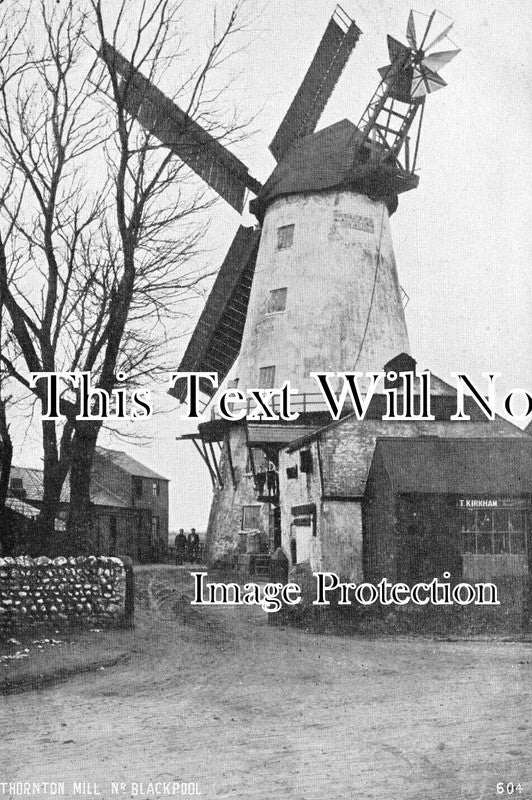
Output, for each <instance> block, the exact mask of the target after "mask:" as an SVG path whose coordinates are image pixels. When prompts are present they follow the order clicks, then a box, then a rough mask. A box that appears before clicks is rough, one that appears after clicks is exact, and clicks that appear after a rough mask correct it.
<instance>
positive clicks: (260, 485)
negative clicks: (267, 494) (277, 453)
mask: <svg viewBox="0 0 532 800" xmlns="http://www.w3.org/2000/svg"><path fill="white" fill-rule="evenodd" d="M265 483H266V473H265V471H264V467H259V471H258V472H257V473H256V474H255V487H256V489H257V494H258V496H259V497H262V496H263V495H264V485H265Z"/></svg>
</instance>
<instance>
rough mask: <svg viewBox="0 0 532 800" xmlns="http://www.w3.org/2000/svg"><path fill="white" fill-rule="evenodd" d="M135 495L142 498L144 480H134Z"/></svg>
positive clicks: (136, 478) (135, 478)
mask: <svg viewBox="0 0 532 800" xmlns="http://www.w3.org/2000/svg"><path fill="white" fill-rule="evenodd" d="M133 494H134V495H135V497H142V478H138V477H134V478H133Z"/></svg>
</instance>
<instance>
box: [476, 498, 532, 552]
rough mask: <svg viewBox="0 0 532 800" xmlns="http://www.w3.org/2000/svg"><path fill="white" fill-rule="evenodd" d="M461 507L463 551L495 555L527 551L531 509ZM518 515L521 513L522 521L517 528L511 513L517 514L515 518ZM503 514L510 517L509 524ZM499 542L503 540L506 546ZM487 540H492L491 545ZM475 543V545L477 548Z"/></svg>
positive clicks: (507, 517)
mask: <svg viewBox="0 0 532 800" xmlns="http://www.w3.org/2000/svg"><path fill="white" fill-rule="evenodd" d="M461 511H462V513H461V520H460V529H461V534H462V552H463V553H464V554H465V553H467V554H470V555H491V556H508V555H525V556H526V555H527V552H528V543H527V539H528V526H529V522H528V511H527V509H525V508H516V507H514V508H512V507H499V508H497V507H494V508H482V507H480V508H464V509H462V510H461ZM515 515H518V516H519V517H520V525H519V527H517V528H514V527H513V526H512V522H511V517H512V516H514V518H515ZM503 516H505V517H506V524H505V525H501V523H500V520H501V519H502V517H503ZM485 523H488V524H485ZM498 542H502V546H501V544H498ZM487 544H489V548H487V547H486V545H487ZM512 544H513V546H512ZM472 545H474V549H473V547H472ZM482 545H484V547H482Z"/></svg>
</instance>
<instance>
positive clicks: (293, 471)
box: [286, 465, 297, 480]
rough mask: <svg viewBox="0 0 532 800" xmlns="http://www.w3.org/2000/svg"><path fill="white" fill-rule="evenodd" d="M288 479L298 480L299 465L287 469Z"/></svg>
mask: <svg viewBox="0 0 532 800" xmlns="http://www.w3.org/2000/svg"><path fill="white" fill-rule="evenodd" d="M286 477H287V478H288V480H293V479H294V478H297V465H296V466H294V467H287V468H286Z"/></svg>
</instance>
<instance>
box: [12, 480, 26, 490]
mask: <svg viewBox="0 0 532 800" xmlns="http://www.w3.org/2000/svg"><path fill="white" fill-rule="evenodd" d="M11 488H12V489H14V490H15V491H20V489H23V488H24V484H23V482H22V478H11Z"/></svg>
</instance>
